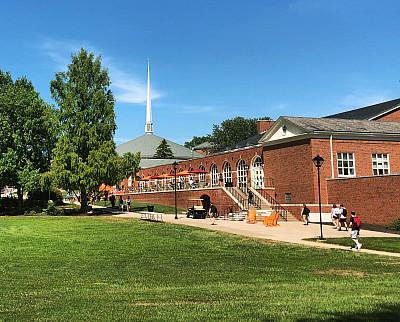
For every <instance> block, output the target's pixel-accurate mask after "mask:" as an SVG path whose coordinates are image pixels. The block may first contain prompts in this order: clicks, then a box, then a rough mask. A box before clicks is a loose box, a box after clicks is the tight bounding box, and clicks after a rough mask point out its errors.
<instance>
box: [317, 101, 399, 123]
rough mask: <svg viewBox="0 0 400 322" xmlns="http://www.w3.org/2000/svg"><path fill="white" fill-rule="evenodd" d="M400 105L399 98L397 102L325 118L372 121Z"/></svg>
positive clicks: (375, 105)
mask: <svg viewBox="0 0 400 322" xmlns="http://www.w3.org/2000/svg"><path fill="white" fill-rule="evenodd" d="M399 104H400V98H397V99H395V100H391V101H387V102H383V103H379V104H374V105H370V106H366V107H361V108H357V109H355V110H351V111H347V112H342V113H338V114H333V115H328V116H325V118H337V119H353V120H371V119H374V118H375V117H376V116H378V115H380V114H384V113H385V112H388V111H390V110H391V109H393V108H395V107H396V106H397V105H399Z"/></svg>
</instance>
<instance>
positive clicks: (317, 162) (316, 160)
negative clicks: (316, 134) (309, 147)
mask: <svg viewBox="0 0 400 322" xmlns="http://www.w3.org/2000/svg"><path fill="white" fill-rule="evenodd" d="M312 161H313V163H314V165H315V166H316V167H317V172H318V205H319V227H320V229H321V236H320V237H319V239H320V240H322V239H324V237H323V235H322V211H321V180H320V175H319V168H321V166H322V164H323V163H324V158H323V157H321V156H320V155H319V154H317V156H316V157H314V159H312Z"/></svg>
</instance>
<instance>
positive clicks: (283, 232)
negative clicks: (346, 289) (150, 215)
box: [114, 212, 400, 257]
mask: <svg viewBox="0 0 400 322" xmlns="http://www.w3.org/2000/svg"><path fill="white" fill-rule="evenodd" d="M114 216H117V217H122V218H140V217H141V215H140V214H139V213H132V212H131V213H122V214H116V215H114ZM163 219H164V221H165V222H168V223H174V224H180V225H188V226H194V227H201V228H205V229H210V230H216V231H223V232H227V233H232V234H236V235H241V236H247V237H254V238H261V239H269V240H276V241H280V242H285V243H292V244H301V245H306V246H310V247H320V248H334V249H342V250H347V251H351V250H350V248H349V247H345V246H340V245H334V244H327V243H323V242H319V241H316V242H314V241H308V240H304V239H308V238H319V236H320V226H319V225H318V224H310V225H308V226H305V225H303V223H301V222H279V225H280V226H278V227H266V226H264V225H263V224H262V223H261V222H258V223H256V224H248V223H246V222H243V221H231V220H216V221H215V223H216V225H211V219H192V218H186V216H185V215H178V219H175V218H174V215H170V214H163ZM322 229H323V236H324V238H340V237H348V238H349V239H350V231H348V232H346V231H337V230H336V229H333V226H326V225H323V227H322ZM362 237H396V238H400V235H397V234H389V233H383V232H377V231H372V230H364V229H362V230H361V241H362ZM360 252H362V253H370V254H376V255H385V256H393V257H400V253H390V252H384V251H377V250H370V249H364V248H363V249H361V250H360Z"/></svg>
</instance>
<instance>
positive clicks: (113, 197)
mask: <svg viewBox="0 0 400 322" xmlns="http://www.w3.org/2000/svg"><path fill="white" fill-rule="evenodd" d="M110 202H111V208H114V207H115V195H111V196H110Z"/></svg>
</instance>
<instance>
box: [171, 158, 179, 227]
mask: <svg viewBox="0 0 400 322" xmlns="http://www.w3.org/2000/svg"><path fill="white" fill-rule="evenodd" d="M172 166H173V167H174V180H175V182H174V193H175V219H178V208H177V205H176V204H177V202H176V168H177V166H178V162H176V161H175V162H174V163H172Z"/></svg>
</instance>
